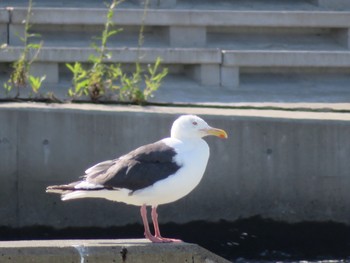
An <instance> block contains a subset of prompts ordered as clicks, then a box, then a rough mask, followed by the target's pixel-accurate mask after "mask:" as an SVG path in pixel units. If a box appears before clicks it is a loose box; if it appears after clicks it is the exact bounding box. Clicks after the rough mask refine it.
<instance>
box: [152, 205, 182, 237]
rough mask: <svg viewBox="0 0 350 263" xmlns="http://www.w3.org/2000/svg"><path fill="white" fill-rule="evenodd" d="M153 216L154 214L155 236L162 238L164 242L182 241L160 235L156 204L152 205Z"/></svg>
mask: <svg viewBox="0 0 350 263" xmlns="http://www.w3.org/2000/svg"><path fill="white" fill-rule="evenodd" d="M151 216H152V221H153V226H154V232H155V237H157V238H160V239H161V240H162V241H163V242H182V241H181V240H180V239H173V238H164V237H162V236H161V235H160V230H159V225H158V213H157V207H156V206H153V207H152V212H151Z"/></svg>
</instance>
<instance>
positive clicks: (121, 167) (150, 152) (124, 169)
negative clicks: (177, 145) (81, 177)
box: [85, 141, 181, 191]
mask: <svg viewBox="0 0 350 263" xmlns="http://www.w3.org/2000/svg"><path fill="white" fill-rule="evenodd" d="M175 155H176V152H175V149H173V148H172V147H169V146H167V145H166V144H165V143H163V142H162V141H158V142H156V143H153V144H148V145H145V146H142V147H140V148H137V149H136V150H134V151H132V152H130V153H128V154H126V155H124V156H122V157H120V158H118V159H115V160H110V161H105V162H102V163H99V164H97V165H95V166H93V167H91V168H90V169H88V170H86V175H85V180H86V181H87V182H90V183H94V184H96V185H102V186H103V187H104V188H105V189H114V188H127V189H130V190H131V191H136V190H139V189H142V188H146V187H148V186H151V185H153V184H154V183H155V182H157V181H159V180H162V179H165V178H167V177H168V176H170V175H172V174H174V173H176V171H178V170H179V169H180V168H181V166H180V165H178V164H177V163H176V162H175V161H174V158H173V157H174V156H175Z"/></svg>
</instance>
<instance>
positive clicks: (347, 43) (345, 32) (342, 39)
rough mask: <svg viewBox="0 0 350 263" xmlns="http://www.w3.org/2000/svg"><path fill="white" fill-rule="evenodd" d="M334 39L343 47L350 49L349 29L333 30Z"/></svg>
mask: <svg viewBox="0 0 350 263" xmlns="http://www.w3.org/2000/svg"><path fill="white" fill-rule="evenodd" d="M333 36H334V39H335V40H336V41H337V42H338V43H339V44H340V45H342V46H343V47H345V48H348V49H350V29H349V28H341V29H335V30H333Z"/></svg>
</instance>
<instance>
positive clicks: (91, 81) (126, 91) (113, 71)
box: [66, 0, 168, 104]
mask: <svg viewBox="0 0 350 263" xmlns="http://www.w3.org/2000/svg"><path fill="white" fill-rule="evenodd" d="M121 2H122V1H121V0H119V1H118V0H113V1H112V3H111V5H110V6H109V7H108V12H107V20H106V23H105V25H104V30H103V31H102V35H101V37H100V38H98V39H99V40H100V41H101V43H100V45H96V43H93V45H92V47H93V48H94V50H95V52H96V54H92V55H90V57H89V62H90V64H91V66H90V67H89V68H88V69H85V68H84V67H83V65H82V64H81V63H79V62H75V63H74V64H66V66H67V68H68V69H69V70H70V71H71V72H72V74H73V81H72V82H73V88H71V89H69V91H68V95H69V96H71V97H73V98H76V97H80V96H82V95H86V96H89V97H90V99H91V100H92V101H95V102H96V101H98V100H99V99H101V98H102V97H103V96H105V97H106V95H107V94H109V95H110V94H116V93H117V95H118V99H119V100H122V101H131V102H135V103H139V104H141V103H144V102H145V101H146V100H147V99H148V98H150V97H151V96H152V95H153V93H154V92H155V91H156V90H157V89H158V88H159V87H160V84H161V81H162V79H163V78H164V77H165V76H166V75H167V73H168V71H167V69H165V68H164V69H163V70H162V71H161V72H158V70H159V67H160V64H161V59H160V58H157V60H156V62H155V64H154V65H149V66H148V69H147V71H146V72H144V71H143V70H142V68H141V65H140V61H139V59H140V57H141V56H140V54H138V61H137V62H136V65H135V72H133V73H130V74H128V73H124V72H123V70H122V67H121V65H120V64H106V63H104V61H105V60H106V59H110V58H111V54H110V53H109V52H107V50H106V47H107V42H108V40H109V38H110V37H112V36H114V35H116V34H118V33H119V32H120V31H121V30H122V29H117V30H113V29H111V27H112V26H113V22H112V20H113V15H114V9H115V8H116V7H117V6H118V5H119V4H120V3H121ZM147 6H148V0H147V1H146V3H145V9H144V10H145V11H144V17H143V20H144V18H145V16H146V10H147ZM143 29H144V22H143V23H142V26H141V29H140V33H139V43H138V44H139V45H138V52H139V50H140V47H141V46H142V44H143ZM141 86H144V88H141Z"/></svg>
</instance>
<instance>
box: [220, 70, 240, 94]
mask: <svg viewBox="0 0 350 263" xmlns="http://www.w3.org/2000/svg"><path fill="white" fill-rule="evenodd" d="M220 70H221V72H220V74H221V86H223V87H227V88H231V89H234V88H238V87H239V68H238V67H226V66H221V69H220Z"/></svg>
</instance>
